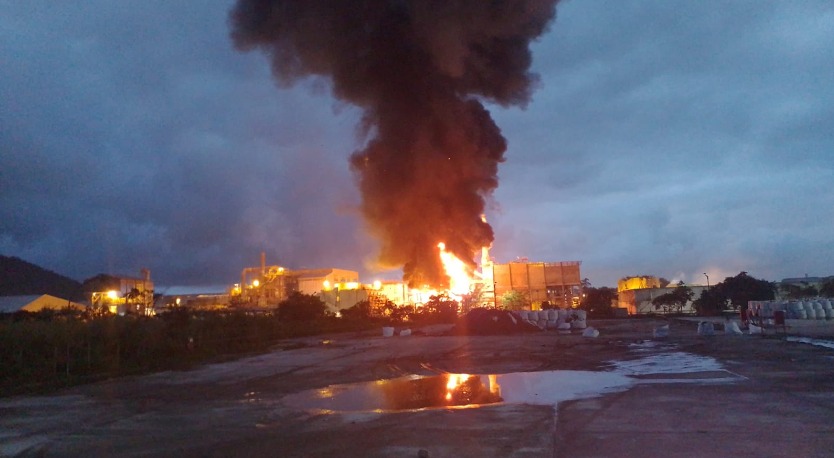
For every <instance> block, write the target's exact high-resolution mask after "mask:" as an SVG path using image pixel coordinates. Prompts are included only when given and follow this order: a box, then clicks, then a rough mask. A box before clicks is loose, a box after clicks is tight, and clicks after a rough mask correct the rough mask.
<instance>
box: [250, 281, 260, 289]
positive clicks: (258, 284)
mask: <svg viewBox="0 0 834 458" xmlns="http://www.w3.org/2000/svg"><path fill="white" fill-rule="evenodd" d="M252 286H254V287H255V288H257V287H258V286H261V282H259V281H258V280H253V281H252Z"/></svg>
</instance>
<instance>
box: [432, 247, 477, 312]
mask: <svg viewBox="0 0 834 458" xmlns="http://www.w3.org/2000/svg"><path fill="white" fill-rule="evenodd" d="M437 248H439V249H440V261H441V262H442V263H443V270H444V271H446V275H448V276H449V293H450V295H452V296H453V297H454V298H455V299H457V300H460V296H463V295H464V294H469V293H470V292H472V273H471V272H470V270H471V269H470V268H469V266H468V265H466V263H465V262H463V261H461V260H460V259H459V258H458V257H457V256H455V255H454V254H452V253H451V252H448V251H446V244H445V243H443V242H440V243H438V244H437Z"/></svg>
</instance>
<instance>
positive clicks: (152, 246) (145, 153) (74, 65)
mask: <svg viewBox="0 0 834 458" xmlns="http://www.w3.org/2000/svg"><path fill="white" fill-rule="evenodd" d="M228 7H229V5H228V3H227V2H215V3H214V4H212V5H205V7H204V8H200V9H196V10H195V9H194V8H192V7H191V6H188V5H171V4H168V3H166V2H160V3H157V4H156V5H155V6H152V5H133V6H132V7H131V6H125V5H113V4H111V3H110V2H98V3H95V2H88V3H86V4H84V5H81V6H69V5H67V6H66V7H65V8H61V7H59V6H56V5H54V4H52V3H50V2H42V3H38V2H32V3H31V4H27V6H26V7H25V8H23V7H21V8H12V7H11V6H9V5H7V6H5V7H3V9H4V10H5V11H3V14H2V16H3V18H2V19H0V21H2V27H0V29H2V30H5V31H6V33H4V36H3V40H2V43H4V44H3V45H2V46H3V47H2V57H3V59H2V60H3V62H4V63H6V64H8V65H5V64H4V65H3V67H2V69H0V80H1V81H2V82H3V84H2V85H0V97H2V102H3V103H2V104H0V105H2V108H0V120H1V122H2V132H0V148H2V150H3V152H4V153H3V154H2V158H0V163H2V164H1V165H2V172H0V173H2V175H0V177H1V178H2V180H1V181H0V185H1V186H2V189H3V193H2V197H0V199H2V200H0V202H2V205H0V251H1V252H3V253H4V254H9V255H17V256H20V257H23V258H24V259H27V260H30V261H33V262H37V263H42V264H43V265H45V266H47V267H49V268H52V269H54V270H57V271H59V272H61V273H65V274H67V275H71V276H74V277H76V278H79V279H81V278H85V277H87V276H91V275H94V274H96V273H98V272H102V271H104V272H111V273H117V274H138V270H139V268H140V267H143V266H147V267H150V268H151V269H152V270H153V271H154V277H155V278H156V279H157V281H158V282H160V283H162V284H175V283H203V284H218V283H219V284H225V283H232V282H234V281H235V278H237V275H238V273H239V271H240V269H241V268H242V267H243V266H244V265H250V264H257V263H258V262H259V261H258V259H259V257H258V255H259V252H260V251H261V250H263V251H266V252H267V253H268V260H269V261H270V262H284V263H288V264H300V263H305V264H313V265H317V264H318V263H322V264H332V263H333V262H334V261H333V260H332V259H328V253H330V254H333V253H339V254H340V255H347V256H349V257H355V258H358V259H361V256H362V251H360V249H358V248H355V247H356V244H354V245H351V244H345V245H343V246H336V245H335V244H334V243H333V241H332V238H325V237H321V239H320V240H305V237H306V236H307V235H308V234H314V235H318V236H321V235H324V234H322V233H321V232H322V231H319V230H317V229H316V228H318V227H324V226H327V227H332V226H337V227H339V230H340V231H341V232H343V233H346V234H348V235H349V236H351V237H352V236H353V235H354V232H355V229H354V224H355V223H354V221H353V219H352V218H351V217H350V211H349V210H348V211H345V210H344V208H345V207H349V206H350V205H351V204H354V205H355V202H352V200H351V197H350V196H352V195H354V194H355V193H354V192H353V191H352V189H351V187H350V179H349V177H347V176H346V174H341V173H334V172H333V171H334V170H338V171H341V170H342V169H343V168H344V163H343V160H336V159H335V158H334V156H333V151H332V144H333V143H339V142H345V141H351V140H352V129H353V127H352V123H353V122H354V115H353V113H352V112H351V111H350V110H340V111H339V113H336V114H334V112H333V109H332V102H330V101H328V100H327V99H324V98H323V97H321V96H319V97H318V98H317V97H316V96H299V97H294V96H292V95H285V97H283V98H281V99H280V100H279V98H278V97H277V96H276V94H275V93H274V92H275V91H274V88H273V87H272V83H270V82H269V76H268V72H267V70H266V69H265V68H263V66H261V65H257V63H256V60H255V59H250V58H245V57H241V56H239V55H236V54H235V53H234V52H232V50H231V46H230V44H229V43H228V40H227V36H226V32H225V27H226V23H225V21H226V11H227V9H228ZM241 100H258V101H259V102H264V104H260V103H259V104H257V105H253V104H251V103H246V104H241V103H239V102H240V101H241ZM322 101H323V102H324V103H321V102H322ZM325 117H326V118H328V119H332V121H331V122H330V123H329V124H327V125H326V126H323V125H322V124H321V123H320V122H319V121H318V120H319V119H321V118H325ZM346 118H348V119H349V120H350V121H349V122H345V119H346ZM276 119H277V120H280V121H281V122H280V126H276V125H275V122H274V121H275V120H276ZM299 150H303V151H304V153H305V155H306V157H307V158H309V159H306V160H299V159H298V157H300V156H301V155H300V154H298V151H299ZM321 180H324V181H321ZM322 182H325V183H327V186H322V185H321V184H322ZM340 188H341V189H340ZM334 191H335V193H336V195H338V196H341V197H333V196H334ZM301 202H304V203H305V204H304V205H300V203H301ZM311 202H314V204H310V203H311ZM331 225H332V226H331Z"/></svg>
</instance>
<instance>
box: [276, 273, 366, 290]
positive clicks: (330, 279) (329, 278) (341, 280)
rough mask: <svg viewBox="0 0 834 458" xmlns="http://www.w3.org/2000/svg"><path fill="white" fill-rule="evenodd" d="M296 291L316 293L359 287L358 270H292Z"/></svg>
mask: <svg viewBox="0 0 834 458" xmlns="http://www.w3.org/2000/svg"><path fill="white" fill-rule="evenodd" d="M290 275H291V276H293V277H295V282H296V285H297V286H296V291H298V292H300V293H302V294H318V293H320V292H321V291H323V290H331V289H338V290H356V289H359V272H356V271H353V270H345V269H336V268H329V269H306V270H293V271H292V272H290Z"/></svg>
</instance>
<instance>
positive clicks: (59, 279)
mask: <svg viewBox="0 0 834 458" xmlns="http://www.w3.org/2000/svg"><path fill="white" fill-rule="evenodd" d="M30 294H51V295H53V296H57V297H61V298H64V299H70V300H74V301H81V300H84V299H86V295H85V294H84V293H83V291H82V288H81V283H79V282H77V281H75V280H73V279H71V278H68V277H65V276H63V275H60V274H57V273H55V272H52V271H50V270H46V269H44V268H42V267H39V266H37V265H35V264H32V263H30V262H26V261H24V260H22V259H20V258H16V257H13V256H12V257H9V256H3V255H0V296H23V295H30Z"/></svg>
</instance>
